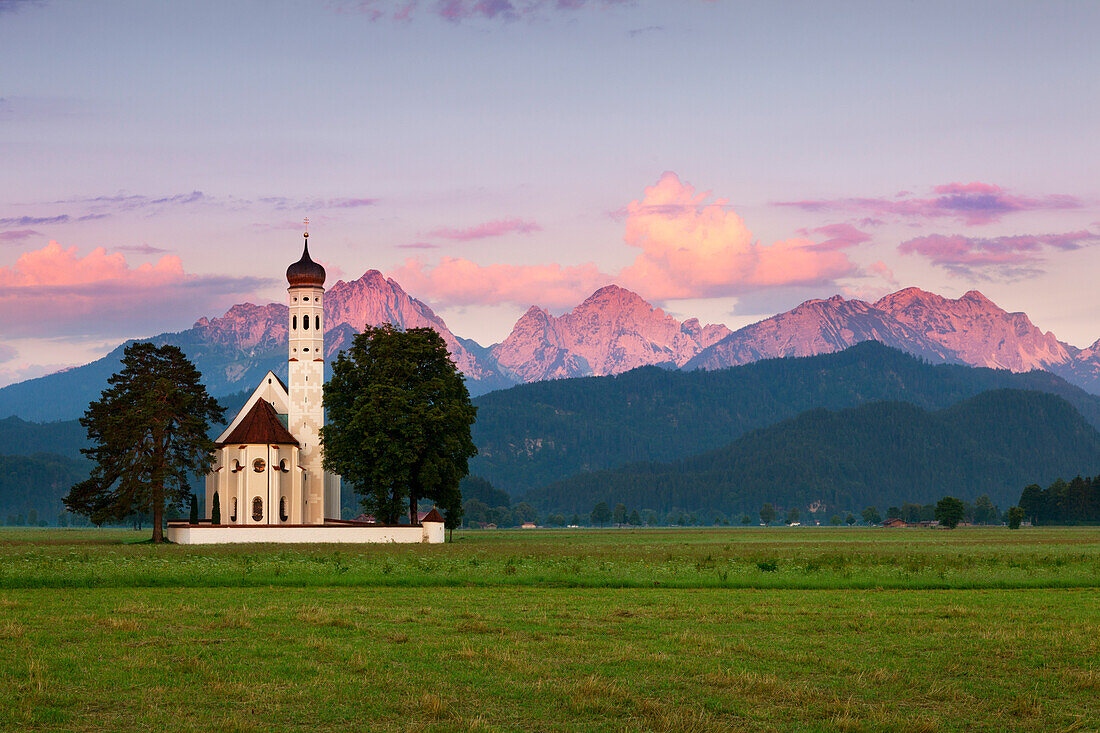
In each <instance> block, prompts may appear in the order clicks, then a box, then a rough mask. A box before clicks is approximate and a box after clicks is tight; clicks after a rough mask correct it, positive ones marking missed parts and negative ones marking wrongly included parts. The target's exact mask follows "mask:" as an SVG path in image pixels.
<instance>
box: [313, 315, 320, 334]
mask: <svg viewBox="0 0 1100 733" xmlns="http://www.w3.org/2000/svg"><path fill="white" fill-rule="evenodd" d="M313 327H314V328H316V329H317V330H318V331H320V330H321V316H314V317H313Z"/></svg>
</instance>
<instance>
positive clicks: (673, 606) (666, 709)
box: [0, 528, 1100, 731]
mask: <svg viewBox="0 0 1100 733" xmlns="http://www.w3.org/2000/svg"><path fill="white" fill-rule="evenodd" d="M145 536H146V535H145V534H137V533H132V532H120V531H79V530H2V531H0V675H2V677H3V679H2V682H0V684H2V685H3V688H4V689H5V690H6V694H3V695H0V728H3V729H4V730H14V729H31V730H133V729H139V728H140V729H146V730H242V731H246V730H247V731H251V730H255V731H264V730H294V729H303V728H308V729H311V730H321V731H341V730H357V729H358V730H363V729H380V730H439V731H449V730H669V731H678V730H682V731H695V730H739V729H740V730H772V729H775V730H852V731H858V730H891V731H894V730H926V731H950V730H1022V731H1023V730H1027V731H1032V730H1097V729H1098V728H1100V703H1098V702H1097V700H1100V592H1098V586H1100V530H1097V529H1095V528H1091V529H1089V528H1082V529H1028V530H1021V531H1016V532H1011V531H1009V530H1007V529H1001V528H996V529H960V530H956V531H953V532H952V531H931V530H894V531H889V530H861V529H847V528H844V529H833V528H827V529H825V528H822V529H811V528H799V529H759V528H751V529H741V528H737V529H706V530H637V531H625V530H624V531H619V530H606V531H520V530H517V531H486V532H467V533H456V534H455V542H453V543H452V544H448V545H444V546H422V545H402V546H363V547H348V546H345V547H332V546H329V547H318V546H308V547H287V546H278V547H271V546H244V547H242V546H237V547H208V548H201V547H200V548H195V547H191V548H188V547H180V546H167V547H153V546H150V545H148V544H129V543H134V542H135V540H139V539H142V538H144V537H145Z"/></svg>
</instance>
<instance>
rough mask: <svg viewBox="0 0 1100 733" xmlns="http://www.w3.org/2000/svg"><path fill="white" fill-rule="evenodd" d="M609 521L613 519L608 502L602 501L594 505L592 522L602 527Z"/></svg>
mask: <svg viewBox="0 0 1100 733" xmlns="http://www.w3.org/2000/svg"><path fill="white" fill-rule="evenodd" d="M609 521H611V510H610V509H609V508H608V507H607V502H605V501H601V502H599V503H598V504H596V506H594V507H592V524H598V525H600V526H601V527H602V526H604V525H605V524H607V523H608V522H609Z"/></svg>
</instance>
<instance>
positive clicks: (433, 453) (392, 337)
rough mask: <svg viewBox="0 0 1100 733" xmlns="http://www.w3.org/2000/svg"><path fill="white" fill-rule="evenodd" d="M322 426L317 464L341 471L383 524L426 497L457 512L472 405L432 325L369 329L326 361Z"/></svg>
mask: <svg viewBox="0 0 1100 733" xmlns="http://www.w3.org/2000/svg"><path fill="white" fill-rule="evenodd" d="M324 404H325V411H326V417H327V419H328V424H327V425H325V427H323V428H322V429H321V442H322V443H323V445H324V448H325V468H327V469H328V470H330V471H333V472H335V473H339V474H340V475H341V476H342V477H343V480H344V481H345V482H347V483H348V484H350V485H351V487H352V488H353V489H354V490H355V492H356V493H357V494H359V495H360V497H362V503H363V506H364V507H365V508H366V509H367V510H368V511H370V512H372V513H373V514H374V516H375V517H377V518H378V519H380V520H381V521H383V522H387V523H396V522H397V519H398V517H399V516H400V514H401V505H402V504H403V503H404V502H405V501H407V502H408V510H409V518H410V521H412V522H413V523H416V521H417V503H418V502H419V501H420V500H421V499H427V500H432V501H434V502H435V503H436V505H437V506H438V507H439V508H440V509H441V510H443V512H444V514H445V519H446V520H447V524H448V525H450V526H454V524H456V523H457V522H458V520H459V519H460V518H461V511H462V500H461V493H460V490H459V486H458V484H459V481H460V480H461V479H462V478H463V477H464V476H465V475H466V474H467V473H468V468H467V465H468V461H469V459H470V458H471V457H473V456H475V455H477V448H476V447H475V446H474V443H473V440H472V439H471V437H470V426H471V425H473V423H474V420H475V419H476V415H477V408H475V407H474V406H473V405H472V404H471V403H470V393H469V392H468V391H467V390H466V384H465V382H463V379H462V375H461V373H459V371H458V368H457V367H456V366H455V364H454V362H453V361H452V360H451V355H450V353H448V351H447V345H446V343H444V341H443V338H442V337H441V336H440V335H439V334H438V333H436V332H435V331H433V330H432V329H430V328H410V329H408V330H407V331H402V330H400V329H398V328H395V327H394V326H392V325H390V324H385V325H383V326H381V327H377V328H373V327H368V328H367V329H366V330H365V331H363V333H361V334H359V335H358V336H356V337H355V341H354V342H353V343H352V345H351V347H350V348H349V349H347V350H346V351H345V352H344V353H342V354H341V355H340V356H339V357H338V358H337V359H336V361H335V363H333V365H332V378H331V379H330V380H329V382H328V384H326V385H325V402H324Z"/></svg>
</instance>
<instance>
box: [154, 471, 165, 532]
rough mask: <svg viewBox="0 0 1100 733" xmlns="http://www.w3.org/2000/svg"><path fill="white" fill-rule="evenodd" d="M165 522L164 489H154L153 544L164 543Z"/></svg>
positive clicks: (159, 487)
mask: <svg viewBox="0 0 1100 733" xmlns="http://www.w3.org/2000/svg"><path fill="white" fill-rule="evenodd" d="M163 522H164V487H163V486H160V485H157V486H155V487H153V544H154V545H159V544H160V543H162V542H164V530H163V529H161V525H162V523H163Z"/></svg>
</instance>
